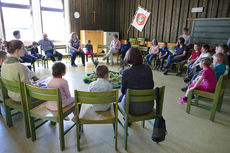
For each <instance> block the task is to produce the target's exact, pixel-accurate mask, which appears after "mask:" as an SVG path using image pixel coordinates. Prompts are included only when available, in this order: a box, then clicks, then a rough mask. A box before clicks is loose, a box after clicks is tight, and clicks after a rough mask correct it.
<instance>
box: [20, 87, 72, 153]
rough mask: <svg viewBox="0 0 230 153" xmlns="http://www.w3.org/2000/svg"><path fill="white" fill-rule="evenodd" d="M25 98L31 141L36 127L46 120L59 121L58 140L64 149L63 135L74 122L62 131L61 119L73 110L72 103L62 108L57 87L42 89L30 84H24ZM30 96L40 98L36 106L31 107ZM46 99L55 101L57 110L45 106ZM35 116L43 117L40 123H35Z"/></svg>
mask: <svg viewBox="0 0 230 153" xmlns="http://www.w3.org/2000/svg"><path fill="white" fill-rule="evenodd" d="M24 88H25V99H26V105H27V110H28V118H29V128H30V131H31V136H32V141H34V140H36V133H35V131H36V129H38V128H39V127H41V126H42V125H43V124H45V123H46V122H47V121H51V122H58V123H59V141H60V149H61V150H64V149H65V139H64V135H65V134H66V133H67V132H69V131H70V130H71V129H72V128H73V127H74V126H75V124H73V125H72V126H71V127H70V128H68V129H67V130H66V131H64V123H63V119H64V118H65V117H66V116H68V115H69V114H71V113H72V112H74V108H75V107H74V103H73V104H70V105H69V106H67V107H65V108H62V98H61V94H60V90H59V89H43V88H37V87H34V86H31V85H27V84H25V87H24ZM31 97H34V98H37V99H39V100H42V103H40V104H39V105H38V106H36V107H33V105H32V102H31ZM46 101H56V102H57V107H58V110H57V111H51V110H49V109H47V108H46V103H45V102H46ZM36 118H38V119H43V120H45V121H43V122H42V123H40V124H39V125H37V126H36V125H35V122H36V120H35V119H36Z"/></svg>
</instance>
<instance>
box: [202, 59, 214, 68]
mask: <svg viewBox="0 0 230 153" xmlns="http://www.w3.org/2000/svg"><path fill="white" fill-rule="evenodd" d="M200 63H201V64H204V65H205V66H206V67H209V66H210V65H211V64H212V60H211V59H210V58H209V57H204V58H201V60H200Z"/></svg>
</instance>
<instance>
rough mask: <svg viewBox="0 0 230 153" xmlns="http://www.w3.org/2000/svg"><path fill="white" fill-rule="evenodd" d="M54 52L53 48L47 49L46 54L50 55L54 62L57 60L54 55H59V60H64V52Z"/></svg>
mask: <svg viewBox="0 0 230 153" xmlns="http://www.w3.org/2000/svg"><path fill="white" fill-rule="evenodd" d="M53 52H54V51H53V50H47V51H45V54H46V56H47V57H49V58H50V59H51V60H52V61H53V62H55V61H56V60H55V58H54V57H58V60H59V61H61V60H62V54H61V53H59V52H57V51H56V54H55V55H54V54H53Z"/></svg>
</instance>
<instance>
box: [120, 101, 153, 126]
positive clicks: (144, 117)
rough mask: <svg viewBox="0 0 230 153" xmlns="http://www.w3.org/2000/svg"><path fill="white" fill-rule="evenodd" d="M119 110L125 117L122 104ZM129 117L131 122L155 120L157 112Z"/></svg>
mask: <svg viewBox="0 0 230 153" xmlns="http://www.w3.org/2000/svg"><path fill="white" fill-rule="evenodd" d="M118 107H119V110H120V112H121V113H122V114H123V115H124V114H125V110H124V109H123V107H122V105H121V103H119V104H118ZM128 117H129V121H130V122H132V121H142V120H148V119H153V118H155V117H156V110H155V109H153V111H152V112H150V113H148V114H145V115H131V114H129V115H128Z"/></svg>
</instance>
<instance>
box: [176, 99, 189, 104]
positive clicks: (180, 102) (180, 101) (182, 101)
mask: <svg viewBox="0 0 230 153" xmlns="http://www.w3.org/2000/svg"><path fill="white" fill-rule="evenodd" d="M177 102H178V103H179V104H183V103H187V101H185V100H183V99H181V100H178V101H177Z"/></svg>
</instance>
